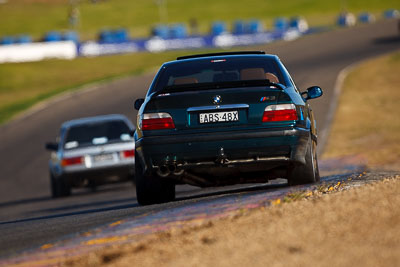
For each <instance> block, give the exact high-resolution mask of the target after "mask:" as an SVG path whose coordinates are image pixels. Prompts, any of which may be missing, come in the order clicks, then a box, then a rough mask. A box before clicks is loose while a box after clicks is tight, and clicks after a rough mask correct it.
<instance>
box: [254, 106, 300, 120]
mask: <svg viewBox="0 0 400 267" xmlns="http://www.w3.org/2000/svg"><path fill="white" fill-rule="evenodd" d="M297 119H298V117H297V111H296V106H295V105H294V104H280V105H270V106H267V107H266V108H265V110H264V114H263V118H262V121H263V122H273V121H296V120H297Z"/></svg>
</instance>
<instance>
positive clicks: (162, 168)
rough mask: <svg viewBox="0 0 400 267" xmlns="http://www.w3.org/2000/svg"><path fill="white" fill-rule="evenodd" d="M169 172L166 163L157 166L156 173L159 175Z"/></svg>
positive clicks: (165, 175) (164, 175)
mask: <svg viewBox="0 0 400 267" xmlns="http://www.w3.org/2000/svg"><path fill="white" fill-rule="evenodd" d="M170 173H171V171H170V170H169V168H168V166H167V165H162V166H160V167H158V170H157V174H158V175H159V176H160V177H167V176H168V175H169V174H170Z"/></svg>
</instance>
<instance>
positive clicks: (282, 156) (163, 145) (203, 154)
mask: <svg viewBox="0 0 400 267" xmlns="http://www.w3.org/2000/svg"><path fill="white" fill-rule="evenodd" d="M309 139H310V131H309V129H305V128H295V127H287V128H277V129H273V130H265V129H261V130H252V131H251V132H248V131H229V132H218V133H206V134H190V135H175V136H156V137H144V138H141V139H139V140H137V141H136V160H140V161H141V163H142V164H143V166H144V168H143V169H144V172H149V171H151V170H153V171H154V170H156V169H158V168H160V167H161V166H164V165H169V164H175V165H176V166H177V167H179V168H180V169H186V170H188V169H196V168H200V167H212V166H218V165H219V166H221V165H225V166H228V167H235V166H243V165H250V164H253V165H254V164H258V165H262V168H263V169H267V168H268V167H271V168H272V167H277V166H283V165H288V164H292V163H293V164H305V159H304V156H305V151H306V147H307V144H308V142H309Z"/></svg>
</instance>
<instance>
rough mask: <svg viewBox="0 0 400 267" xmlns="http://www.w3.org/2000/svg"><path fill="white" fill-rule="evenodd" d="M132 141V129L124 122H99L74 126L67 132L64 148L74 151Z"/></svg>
mask: <svg viewBox="0 0 400 267" xmlns="http://www.w3.org/2000/svg"><path fill="white" fill-rule="evenodd" d="M130 140H131V136H130V129H129V127H128V125H127V124H126V123H125V122H124V121H107V122H98V123H91V124H84V125H79V126H72V127H71V128H70V129H69V130H68V132H67V135H66V138H65V143H64V148H65V149H72V148H76V147H81V146H89V145H101V144H106V143H109V142H116V141H119V142H121V141H130Z"/></svg>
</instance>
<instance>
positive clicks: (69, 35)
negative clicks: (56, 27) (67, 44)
mask: <svg viewBox="0 0 400 267" xmlns="http://www.w3.org/2000/svg"><path fill="white" fill-rule="evenodd" d="M62 39H63V40H64V41H73V42H75V43H78V42H79V36H78V34H77V33H76V32H74V31H68V32H65V33H64V34H63V36H62Z"/></svg>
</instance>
